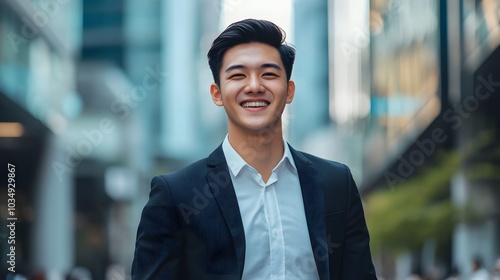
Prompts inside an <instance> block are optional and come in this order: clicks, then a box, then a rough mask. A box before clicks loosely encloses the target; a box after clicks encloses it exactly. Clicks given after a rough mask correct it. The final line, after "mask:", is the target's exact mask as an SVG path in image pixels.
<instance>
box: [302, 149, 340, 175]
mask: <svg viewBox="0 0 500 280" xmlns="http://www.w3.org/2000/svg"><path fill="white" fill-rule="evenodd" d="M296 152H297V154H298V155H299V156H303V158H304V159H306V160H308V161H309V162H311V163H312V165H313V166H315V167H318V168H327V169H332V170H335V171H341V172H346V171H349V167H347V165H345V164H343V163H341V162H338V161H334V160H329V159H325V158H322V157H319V156H315V155H312V154H309V153H306V152H303V151H297V150H296Z"/></svg>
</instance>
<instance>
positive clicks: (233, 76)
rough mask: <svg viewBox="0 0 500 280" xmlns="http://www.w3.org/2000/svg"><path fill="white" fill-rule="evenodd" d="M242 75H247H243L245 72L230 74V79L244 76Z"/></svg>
mask: <svg viewBox="0 0 500 280" xmlns="http://www.w3.org/2000/svg"><path fill="white" fill-rule="evenodd" d="M242 77H245V75H243V74H233V75H231V76H229V79H233V78H242Z"/></svg>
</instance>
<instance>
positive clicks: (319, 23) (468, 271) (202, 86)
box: [0, 0, 500, 280]
mask: <svg viewBox="0 0 500 280" xmlns="http://www.w3.org/2000/svg"><path fill="white" fill-rule="evenodd" d="M248 17H253V18H259V19H268V20H272V21H274V22H275V23H277V24H278V25H280V26H282V27H283V28H284V29H285V30H286V32H287V35H288V37H287V38H288V41H289V42H290V43H292V44H293V45H294V46H295V47H296V49H297V60H296V64H295V67H294V73H293V75H292V79H293V80H295V82H296V85H297V91H296V95H295V100H294V102H293V103H292V104H291V105H290V106H289V107H288V108H287V110H286V112H285V115H284V117H283V118H284V124H285V134H286V139H287V140H288V141H289V142H290V143H291V144H292V145H293V146H294V147H295V148H298V149H301V150H304V151H307V152H310V153H312V154H315V155H319V156H322V157H325V158H328V159H332V160H337V161H341V162H344V163H346V164H348V165H349V166H350V167H351V169H352V172H353V174H354V176H355V179H356V182H357V184H358V187H359V189H360V191H361V194H362V196H363V201H364V207H365V214H366V218H367V223H368V226H369V229H370V233H371V247H372V254H373V259H374V262H375V265H376V269H377V273H378V274H379V279H407V278H408V277H410V276H411V275H413V277H419V276H420V277H425V279H445V278H446V277H447V276H449V275H450V274H451V272H452V271H453V269H454V268H456V269H458V271H459V273H460V276H461V279H470V277H471V275H472V273H473V268H472V265H471V264H472V260H473V259H475V258H480V259H481V260H482V264H483V267H484V269H485V270H486V271H488V272H489V273H494V270H495V268H494V266H495V262H496V260H497V259H498V258H499V257H500V210H499V209H500V207H498V205H500V110H499V109H498V108H499V106H500V98H499V95H500V48H499V45H500V1H499V0H441V1H438V0H418V1H411V0H351V1H341V0H272V1H269V0H268V1H262V0H259V1H256V0H253V1H249V0H186V1H166V0H165V1H161V0H142V1H140V0H124V1H116V0H30V1H29V0H22V1H17V0H0V162H1V163H0V164H1V165H0V174H1V175H0V186H1V191H0V209H1V211H0V215H1V216H2V221H3V222H4V223H5V224H6V225H7V224H8V223H7V218H8V212H7V208H8V203H7V201H8V200H7V199H8V198H9V197H8V190H7V182H8V177H7V176H8V175H7V174H8V173H9V171H8V168H7V165H8V164H12V165H14V166H15V179H16V193H15V199H16V206H15V217H16V218H17V221H16V231H15V236H16V244H15V246H16V251H15V254H16V267H15V269H16V273H17V274H16V275H14V274H9V275H7V279H113V280H120V279H130V266H131V262H132V258H133V251H134V242H135V234H136V229H137V225H138V222H139V218H140V214H141V210H142V208H143V206H144V205H145V203H146V201H147V199H148V193H149V183H150V180H151V177H152V176H153V175H158V174H162V173H167V172H170V171H172V170H175V169H178V168H180V167H182V166H185V165H186V164H188V163H191V162H193V161H194V160H197V159H199V158H202V157H205V156H207V155H208V154H209V153H210V152H211V151H212V150H213V149H215V148H216V147H217V146H218V145H219V144H220V143H221V142H222V140H223V139H224V137H225V134H226V118H225V113H224V111H223V109H221V108H218V107H217V106H215V105H214V104H213V103H212V101H211V98H210V95H209V90H208V89H209V85H210V83H212V78H211V73H210V70H209V67H208V63H207V59H206V53H207V51H208V49H209V47H210V44H211V42H212V40H213V39H214V38H215V37H216V36H217V35H218V34H219V33H220V32H221V31H222V30H223V29H224V28H225V27H226V26H227V25H228V24H229V23H230V22H233V21H236V20H239V19H243V18H248ZM9 234H10V232H9V228H7V227H6V226H5V225H2V226H0V244H1V247H0V268H1V271H2V277H5V275H6V272H7V268H8V267H9V264H8V263H7V261H8V260H9V259H8V256H7V254H8V253H9V245H7V240H8V236H9ZM497 269H498V270H500V268H497ZM497 272H498V271H497ZM412 279H419V278H412Z"/></svg>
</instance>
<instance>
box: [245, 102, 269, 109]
mask: <svg viewBox="0 0 500 280" xmlns="http://www.w3.org/2000/svg"><path fill="white" fill-rule="evenodd" d="M241 106H242V107H244V108H261V107H267V106H269V102H267V101H249V102H243V103H241Z"/></svg>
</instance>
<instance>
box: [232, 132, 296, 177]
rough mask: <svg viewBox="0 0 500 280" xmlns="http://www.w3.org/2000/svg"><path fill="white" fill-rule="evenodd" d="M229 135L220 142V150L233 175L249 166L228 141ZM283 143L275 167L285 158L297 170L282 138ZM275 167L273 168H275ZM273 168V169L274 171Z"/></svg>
mask: <svg viewBox="0 0 500 280" xmlns="http://www.w3.org/2000/svg"><path fill="white" fill-rule="evenodd" d="M228 136H229V135H226V138H225V139H224V142H222V150H223V151H224V156H225V157H226V162H227V166H228V167H229V170H231V173H233V176H235V177H236V176H238V174H239V173H240V172H241V170H242V169H243V167H245V166H248V167H251V166H250V165H249V164H248V163H247V162H246V161H245V160H244V159H243V158H242V157H241V156H240V155H239V154H238V152H236V150H235V149H234V148H233V146H231V144H230V143H229V137H228ZM283 143H284V146H285V152H284V153H283V157H282V158H281V160H280V162H279V163H278V164H277V165H276V167H278V166H280V165H281V164H282V162H284V161H285V160H286V161H288V163H289V164H290V166H291V167H292V169H293V170H294V172H296V171H297V167H296V166H295V162H294V161H293V157H292V153H291V152H290V148H289V147H288V143H287V142H286V141H285V140H284V139H283ZM276 167H275V168H274V169H276ZM274 169H273V171H274Z"/></svg>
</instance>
